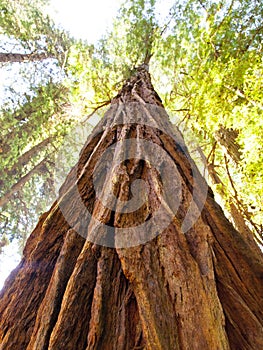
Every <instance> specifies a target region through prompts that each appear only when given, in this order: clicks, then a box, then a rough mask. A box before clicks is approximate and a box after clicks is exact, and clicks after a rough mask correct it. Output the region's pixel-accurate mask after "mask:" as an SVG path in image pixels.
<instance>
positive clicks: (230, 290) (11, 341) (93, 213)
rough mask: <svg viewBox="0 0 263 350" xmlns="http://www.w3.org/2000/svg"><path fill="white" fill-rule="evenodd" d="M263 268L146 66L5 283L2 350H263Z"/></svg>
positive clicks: (114, 104) (98, 131)
mask: <svg viewBox="0 0 263 350" xmlns="http://www.w3.org/2000/svg"><path fill="white" fill-rule="evenodd" d="M149 145H152V148H151V147H150V146H149ZM172 170H173V171H172ZM133 184H134V186H133ZM262 266H263V265H262V254H261V252H260V250H259V248H258V247H257V245H256V244H255V243H254V241H252V240H247V239H246V238H245V237H244V236H243V235H242V234H241V233H239V232H237V231H236V230H235V229H234V227H233V226H232V225H231V224H230V222H229V221H228V220H227V219H226V218H225V216H224V214H223V212H222V210H221V208H220V207H219V205H218V204H217V203H216V202H215V200H214V198H213V193H212V192H211V190H210V189H209V188H207V186H206V183H205V180H204V179H203V178H202V177H201V175H200V174H199V173H198V170H197V168H196V166H195V164H194V163H193V161H192V160H191V158H190V156H189V153H188V151H187V148H186V146H185V144H184V142H183V139H182V136H181V134H180V133H179V131H178V130H174V129H173V127H172V125H171V124H170V122H169V119H168V116H167V114H166V112H165V110H164V108H163V105H162V102H161V100H160V98H159V97H158V95H157V94H156V92H155V91H154V88H153V86H152V84H151V81H150V75H149V73H148V71H147V69H146V67H144V66H142V67H140V68H139V69H137V71H136V73H135V74H134V75H133V76H132V77H131V78H130V79H129V80H128V81H127V82H126V83H125V84H124V86H123V88H122V90H121V91H120V93H119V94H118V95H117V96H116V97H115V98H114V99H113V100H112V103H111V107H110V109H109V110H108V111H107V112H106V114H105V116H104V118H103V120H102V121H101V122H100V123H99V124H98V126H97V127H96V128H95V130H94V132H93V133H92V134H91V136H90V137H89V138H88V140H87V142H86V144H85V146H84V147H83V149H82V152H81V154H80V158H79V161H78V163H77V165H76V166H75V167H74V168H73V169H72V170H71V172H70V173H69V175H68V177H67V179H66V181H65V183H64V184H63V186H62V187H61V190H60V195H59V198H58V199H57V201H56V202H55V203H54V204H53V206H52V208H51V209H50V210H49V211H48V212H47V213H45V214H43V215H42V216H41V217H40V220H39V222H38V224H37V226H36V228H35V230H34V231H33V232H32V234H31V236H30V237H29V239H28V242H27V245H26V247H25V250H24V256H23V259H22V261H21V263H20V264H19V266H18V267H17V268H16V270H14V271H13V272H12V273H11V275H10V277H9V278H8V280H7V281H6V284H5V286H4V289H3V290H2V292H1V306H0V316H1V317H0V319H1V331H0V332H1V333H0V337H1V349H2V350H7V349H10V350H16V349H17V350H21V349H27V350H29V349H30V350H33V349H37V350H44V349H49V350H51V349H52V350H59V349H61V350H62V349H63V350H64V349H78V350H82V349H83V350H84V349H114V350H116V349H127V350H128V349H151V350H153V349H162V350H168V349H191V350H192V349H196V350H200V349H209V350H211V349H218V350H222V349H234V350H237V349H240V350H241V349H242V350H244V349H254V350H258V349H261V348H262V347H263V336H262V334H263V333H262V313H263V312H262V310H263V303H262V297H263V295H262V294H263V293H262V285H261V283H262V276H263V268H262Z"/></svg>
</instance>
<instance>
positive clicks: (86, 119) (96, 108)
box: [81, 100, 111, 124]
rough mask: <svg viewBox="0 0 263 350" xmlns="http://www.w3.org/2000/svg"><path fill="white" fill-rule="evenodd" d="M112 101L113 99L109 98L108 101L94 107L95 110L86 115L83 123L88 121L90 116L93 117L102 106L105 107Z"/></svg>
mask: <svg viewBox="0 0 263 350" xmlns="http://www.w3.org/2000/svg"><path fill="white" fill-rule="evenodd" d="M110 103H111V100H108V101H105V102H104V103H102V104H101V105H99V106H97V107H95V108H93V111H92V112H91V113H90V114H88V115H87V116H86V117H85V119H84V120H83V121H82V122H81V124H85V123H86V122H87V121H88V119H89V118H90V117H92V116H93V115H94V114H95V113H96V112H97V111H98V110H99V109H100V108H102V107H105V106H107V105H109V104H110Z"/></svg>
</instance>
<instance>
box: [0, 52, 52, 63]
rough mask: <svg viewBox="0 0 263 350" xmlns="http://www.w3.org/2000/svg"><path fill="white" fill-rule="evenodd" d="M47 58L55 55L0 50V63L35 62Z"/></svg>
mask: <svg viewBox="0 0 263 350" xmlns="http://www.w3.org/2000/svg"><path fill="white" fill-rule="evenodd" d="M47 58H55V55H53V54H50V53H46V52H42V53H30V54H21V53H12V52H0V63H14V62H35V61H43V60H45V59H47Z"/></svg>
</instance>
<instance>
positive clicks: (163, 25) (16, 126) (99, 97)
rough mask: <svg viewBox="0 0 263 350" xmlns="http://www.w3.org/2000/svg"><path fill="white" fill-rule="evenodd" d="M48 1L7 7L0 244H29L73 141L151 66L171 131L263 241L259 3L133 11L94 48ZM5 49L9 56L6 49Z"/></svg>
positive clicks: (140, 4) (192, 3)
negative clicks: (58, 158) (68, 139)
mask: <svg viewBox="0 0 263 350" xmlns="http://www.w3.org/2000/svg"><path fill="white" fill-rule="evenodd" d="M45 6H46V2H45V1H42V2H39V1H30V2H29V1H27V0H20V1H2V2H1V5H0V12H1V16H0V35H1V41H2V43H3V45H1V52H0V64H1V68H0V69H1V70H2V71H3V72H9V74H10V76H11V78H9V79H8V86H7V89H6V90H5V93H4V99H3V101H2V104H1V111H0V125H1V140H0V155H1V159H0V164H1V167H0V169H1V170H0V171H1V192H0V196H1V199H0V204H1V205H2V208H1V212H0V219H1V222H0V232H1V240H2V243H1V245H2V246H3V245H4V244H5V243H6V242H7V241H8V240H12V239H14V238H17V239H20V240H21V241H22V242H23V241H24V240H25V238H26V234H28V233H29V232H30V231H31V229H32V226H33V225H34V224H35V223H36V220H37V217H38V216H39V214H40V213H41V212H43V211H45V208H46V205H48V204H50V200H52V199H54V196H55V193H54V186H53V182H54V172H53V165H54V157H55V155H56V153H57V151H58V149H59V146H60V145H61V144H62V142H63V139H64V136H65V135H66V134H67V133H68V132H69V130H70V129H71V128H72V126H73V125H74V124H75V123H76V122H80V121H82V120H83V119H88V117H89V116H90V115H91V114H92V113H93V112H95V111H96V112H99V110H100V109H99V107H104V106H107V104H109V103H110V101H111V99H112V98H113V97H114V96H115V95H116V93H117V91H118V90H119V88H120V86H121V85H122V83H123V81H124V80H125V79H126V78H127V77H129V76H130V74H131V72H132V70H133V69H134V68H135V67H137V66H139V65H141V64H145V65H149V68H150V72H151V74H152V76H153V82H154V85H155V87H156V90H157V91H158V93H159V95H160V96H161V98H162V100H163V102H164V106H165V107H166V109H167V110H168V111H169V114H170V115H171V116H172V117H171V119H172V122H173V123H174V124H176V125H177V126H179V127H180V129H181V130H182V131H183V133H184V135H185V137H186V141H188V144H189V147H191V138H190V137H189V138H188V137H187V135H188V134H189V135H190V134H193V135H195V137H196V139H197V140H198V146H194V147H195V149H194V150H193V152H194V153H196V154H197V155H198V157H199V159H201V160H202V161H203V163H204V165H205V166H206V167H207V170H208V181H209V184H210V185H211V186H212V187H213V189H214V190H215V192H216V193H217V198H218V200H219V201H220V203H221V204H223V205H224V208H225V210H226V212H227V213H228V216H229V218H230V220H232V221H233V223H234V225H235V226H236V227H237V228H238V230H239V231H240V232H241V233H243V234H244V235H246V236H247V237H250V238H255V239H256V240H257V241H258V242H259V243H262V231H263V230H262V226H263V215H262V212H263V207H262V198H263V186H262V175H263V153H262V147H263V136H262V123H263V118H262V113H263V111H262V110H263V105H262V97H263V96H262V93H263V92H262V91H263V89H262V81H263V80H262V73H263V65H262V57H263V56H262V36H263V9H262V6H261V1H258V0H254V1H246V0H232V1H230V0H225V1H220V2H218V1H206V0H204V1H203V0H202V1H201V0H199V1H198V0H182V1H179V2H175V4H174V5H173V6H172V7H171V8H170V10H169V12H167V13H165V14H164V13H160V7H161V1H158V0H130V1H126V2H124V4H123V5H122V7H121V8H120V10H119V14H118V16H117V18H116V19H115V21H114V23H113V25H112V27H111V28H109V30H108V32H107V33H105V35H104V37H103V38H102V39H101V40H100V41H98V42H97V44H89V43H87V42H84V41H80V40H76V39H74V38H71V37H70V35H69V34H68V33H66V32H65V31H63V30H62V29H61V28H59V27H57V26H56V24H55V23H54V22H53V21H52V19H51V18H50V17H49V16H48V15H46V10H45ZM4 47H5V48H4Z"/></svg>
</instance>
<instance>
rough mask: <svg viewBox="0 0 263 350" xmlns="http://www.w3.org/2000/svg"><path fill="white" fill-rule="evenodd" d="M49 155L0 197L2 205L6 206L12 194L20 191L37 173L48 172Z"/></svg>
mask: <svg viewBox="0 0 263 350" xmlns="http://www.w3.org/2000/svg"><path fill="white" fill-rule="evenodd" d="M46 163H47V157H46V158H45V159H43V160H42V161H41V162H39V163H38V164H37V165H36V166H35V167H34V168H33V169H31V170H30V171H29V172H28V173H27V174H26V175H24V176H23V177H21V178H20V179H19V181H18V182H16V183H15V184H14V185H13V186H12V187H11V188H10V189H9V190H8V191H7V192H6V193H4V194H3V195H2V197H0V206H1V207H2V206H4V205H5V204H6V203H8V202H9V200H10V199H11V198H12V196H13V195H14V194H15V193H17V192H18V191H20V190H21V189H22V188H23V186H24V185H25V184H26V183H27V181H29V180H30V179H31V178H32V177H33V176H34V175H35V174H40V173H42V172H46V170H47V167H46Z"/></svg>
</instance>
